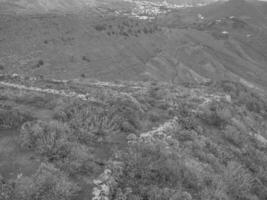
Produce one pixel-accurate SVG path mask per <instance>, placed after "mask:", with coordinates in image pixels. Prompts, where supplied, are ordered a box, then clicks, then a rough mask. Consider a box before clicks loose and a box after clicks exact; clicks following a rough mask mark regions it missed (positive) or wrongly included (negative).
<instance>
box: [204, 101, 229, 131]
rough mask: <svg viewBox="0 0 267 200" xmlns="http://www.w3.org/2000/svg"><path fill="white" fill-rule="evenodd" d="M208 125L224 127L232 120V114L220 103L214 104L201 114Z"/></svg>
mask: <svg viewBox="0 0 267 200" xmlns="http://www.w3.org/2000/svg"><path fill="white" fill-rule="evenodd" d="M199 117H200V119H202V120H203V121H204V122H205V123H206V124H208V125H210V126H215V127H217V128H222V127H224V126H225V125H226V124H227V123H228V122H229V120H230V117H231V112H230V111H229V110H228V108H227V107H224V105H223V104H220V103H219V102H215V101H214V102H212V103H210V104H209V105H208V107H206V108H204V110H203V111H202V113H201V114H199Z"/></svg>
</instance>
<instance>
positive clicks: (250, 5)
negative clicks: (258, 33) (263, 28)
mask: <svg viewBox="0 0 267 200" xmlns="http://www.w3.org/2000/svg"><path fill="white" fill-rule="evenodd" d="M196 12H200V13H201V14H203V15H204V16H206V17H207V18H214V19H220V18H223V17H230V16H236V17H241V18H243V19H245V20H249V21H251V22H254V23H257V24H263V23H266V22H267V21H266V19H267V18H266V17H267V3H266V2H260V1H254V0H253V1H246V0H229V1H226V2H217V3H215V4H212V5H209V6H207V7H203V8H201V9H196Z"/></svg>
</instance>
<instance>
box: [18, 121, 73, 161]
mask: <svg viewBox="0 0 267 200" xmlns="http://www.w3.org/2000/svg"><path fill="white" fill-rule="evenodd" d="M70 138H71V134H70V130H69V127H68V126H67V125H66V124H63V123H60V122H57V121H50V122H44V121H33V122H26V123H25V124H23V126H22V127H21V131H20V141H21V146H22V147H23V148H26V149H32V150H34V151H36V152H38V153H40V154H41V155H44V156H46V157H47V158H48V159H49V160H54V159H58V158H62V157H65V156H66V155H67V154H68V151H69V139H70Z"/></svg>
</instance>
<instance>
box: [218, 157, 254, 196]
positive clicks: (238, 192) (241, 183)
mask: <svg viewBox="0 0 267 200" xmlns="http://www.w3.org/2000/svg"><path fill="white" fill-rule="evenodd" d="M223 180H224V183H225V185H226V192H227V194H229V196H231V197H232V198H233V199H242V198H246V197H247V196H248V194H249V193H250V190H251V188H252V184H253V178H252V176H251V175H250V174H249V173H248V171H246V170H245V169H244V168H243V167H242V166H241V165H240V164H239V163H237V162H234V161H232V162H229V163H228V165H227V167H226V168H225V170H224V173H223Z"/></svg>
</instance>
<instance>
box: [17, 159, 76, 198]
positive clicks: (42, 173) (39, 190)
mask: <svg viewBox="0 0 267 200" xmlns="http://www.w3.org/2000/svg"><path fill="white" fill-rule="evenodd" d="M78 191H79V187H78V186H77V185H76V184H75V183H73V182H71V181H70V180H69V179H68V178H67V176H66V175H65V174H64V173H62V172H61V171H60V170H58V169H56V168H55V167H54V166H53V165H51V164H44V163H43V164H41V166H40V167H39V169H38V170H37V172H36V173H35V174H34V175H33V176H32V177H23V178H20V179H18V180H17V181H16V184H15V193H16V199H18V200H45V199H47V200H70V199H72V198H73V196H74V195H75V194H76V193H77V192H78Z"/></svg>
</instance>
